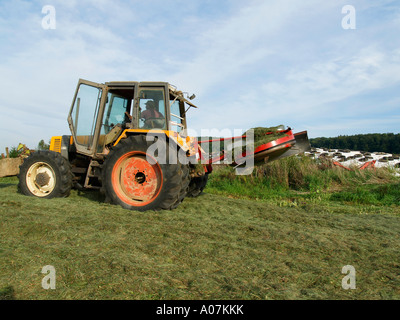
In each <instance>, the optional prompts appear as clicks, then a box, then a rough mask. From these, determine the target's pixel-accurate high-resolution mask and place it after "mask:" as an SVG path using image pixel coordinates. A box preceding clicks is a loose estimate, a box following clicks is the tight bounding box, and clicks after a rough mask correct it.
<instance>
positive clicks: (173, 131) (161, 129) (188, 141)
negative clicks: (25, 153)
mask: <svg viewBox="0 0 400 320" xmlns="http://www.w3.org/2000/svg"><path fill="white" fill-rule="evenodd" d="M194 97H195V96H194V95H192V96H190V97H189V95H188V94H185V93H183V92H182V91H179V90H177V88H176V87H174V86H172V85H170V84H168V83H167V82H135V81H122V82H106V83H104V84H99V83H95V82H91V81H87V80H83V79H79V81H78V85H77V88H76V92H75V95H74V98H73V101H72V105H71V108H70V112H69V114H68V124H69V127H70V131H71V134H70V135H64V136H55V137H52V138H51V142H50V149H49V150H47V151H36V152H34V153H32V154H31V155H30V156H29V157H28V158H26V159H25V161H24V162H23V163H22V165H21V166H20V172H19V184H18V189H19V191H20V192H21V193H22V194H25V195H27V196H36V197H39V198H54V197H67V196H68V195H69V194H70V191H71V189H72V188H73V187H74V188H77V189H98V190H100V191H101V192H102V193H103V194H104V195H105V199H106V201H107V202H110V203H113V204H117V205H120V206H122V207H123V208H126V209H130V210H138V211H146V210H160V209H174V208H176V207H177V206H178V205H179V204H180V203H181V202H182V201H183V199H184V198H185V197H187V196H193V197H195V196H197V195H199V194H200V193H201V192H202V191H203V189H204V188H205V186H206V183H207V180H208V175H209V174H210V173H211V172H212V163H213V162H216V161H220V160H221V159H223V156H219V157H216V158H212V157H211V155H208V154H206V153H205V152H204V150H203V149H202V148H201V143H209V142H210V141H212V140H206V141H198V139H197V138H196V137H190V136H187V134H186V133H187V121H186V114H187V111H188V109H189V108H192V107H193V108H197V107H196V106H195V105H194V104H193V103H192V102H191V100H193V98H194ZM279 132H280V134H281V136H280V137H279V138H278V139H275V140H273V141H269V142H268V143H263V144H262V145H259V146H257V148H256V149H255V150H254V152H253V153H252V155H251V156H254V158H255V159H256V160H257V163H258V162H262V163H265V162H267V160H273V159H279V158H282V157H284V156H288V155H293V154H297V153H300V152H304V151H306V150H308V149H309V143H308V138H307V133H306V132H302V133H299V134H293V133H292V131H291V129H290V128H289V129H287V130H283V129H282V130H280V131H279ZM268 134H269V132H266V135H268ZM219 140H220V141H223V140H224V138H221V139H219ZM155 145H156V146H157V148H154V146H155ZM150 150H152V152H150ZM222 154H223V152H222ZM163 156H164V157H163ZM248 156H249V155H248V154H247V155H244V156H243V159H244V158H246V157H248ZM160 159H163V161H160ZM201 160H203V161H201ZM199 163H200V164H199ZM234 165H236V166H240V163H235V164H234ZM199 168H200V170H199Z"/></svg>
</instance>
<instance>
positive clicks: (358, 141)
mask: <svg viewBox="0 0 400 320" xmlns="http://www.w3.org/2000/svg"><path fill="white" fill-rule="evenodd" d="M310 144H311V146H312V147H314V148H328V149H350V150H354V151H368V152H387V153H392V154H393V153H396V154H400V134H399V133H397V134H394V133H369V134H357V135H351V136H346V135H344V136H338V137H334V138H324V137H320V138H313V139H310Z"/></svg>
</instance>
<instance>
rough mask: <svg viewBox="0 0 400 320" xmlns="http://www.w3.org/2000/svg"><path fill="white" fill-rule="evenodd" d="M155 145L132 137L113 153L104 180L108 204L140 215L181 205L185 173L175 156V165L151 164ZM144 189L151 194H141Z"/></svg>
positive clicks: (109, 157)
mask: <svg viewBox="0 0 400 320" xmlns="http://www.w3.org/2000/svg"><path fill="white" fill-rule="evenodd" d="M154 142H155V141H146V137H145V136H144V135H138V136H130V137H128V138H126V139H123V140H121V142H120V143H119V144H118V145H117V146H115V147H114V148H112V149H111V151H110V153H109V154H108V156H107V158H106V160H105V162H104V164H103V169H102V179H101V180H102V184H103V185H102V191H103V192H104V193H105V196H106V201H108V202H111V203H114V204H117V205H120V206H122V207H123V208H125V209H129V210H137V211H146V210H161V209H167V210H170V209H174V208H175V207H177V206H178V205H179V203H180V202H181V201H180V199H181V197H182V195H183V193H182V190H183V189H184V184H185V183H186V182H183V181H184V180H185V176H186V173H185V170H184V169H182V166H181V164H179V163H178V162H177V161H176V159H175V155H172V158H173V159H172V161H171V163H166V164H160V163H155V164H150V163H149V162H148V161H147V160H146V159H147V158H146V157H147V156H148V153H147V152H148V148H149V147H150V146H151V145H152V144H153V143H154ZM167 159H169V152H168V146H167ZM137 164H139V165H140V166H136V165H137ZM147 184H148V185H147ZM141 187H143V188H147V190H149V192H145V191H144V190H145V189H143V190H140V188H141ZM140 197H142V198H140ZM179 201H180V202H179Z"/></svg>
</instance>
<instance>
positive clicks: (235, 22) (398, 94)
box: [0, 0, 400, 153]
mask: <svg viewBox="0 0 400 320" xmlns="http://www.w3.org/2000/svg"><path fill="white" fill-rule="evenodd" d="M46 6H51V8H53V9H54V11H48V10H46V8H48V7H46ZM346 6H347V7H346ZM348 6H351V10H350V11H349V9H348ZM53 13H54V14H53ZM399 35H400V1H398V0H395V1H391V0H373V1H372V0H346V1H342V0H335V1H325V0H318V1H316V0H303V1H295V0H279V1H277V0H275V1H272V0H247V1H239V0H218V1H215V0H185V1H183V0H169V1H161V0H146V1H136V0H130V1H126V0H125V1H122V0H80V1H75V0H68V1H60V0H54V1H52V0H44V1H40V0H34V1H22V0H0V57H1V59H0V75H1V77H0V153H2V152H4V148H5V147H7V146H8V147H13V146H17V145H18V143H20V142H22V143H24V144H26V145H27V146H28V147H30V148H36V146H37V144H38V142H39V141H40V140H41V139H44V140H45V141H46V142H48V141H49V140H50V138H51V137H52V136H59V135H66V134H70V130H69V127H68V125H67V115H68V112H69V109H70V107H71V103H72V99H73V96H74V93H75V89H76V85H77V82H78V79H79V78H82V79H86V80H90V81H94V82H98V83H104V82H108V81H166V82H169V83H171V84H173V85H175V86H177V87H178V88H179V89H180V90H182V91H185V92H189V93H195V94H196V99H195V100H194V101H193V103H195V104H196V105H197V106H198V107H199V108H198V109H190V111H189V112H188V126H189V128H190V129H192V130H194V131H196V132H198V133H201V132H202V130H213V129H214V130H221V131H222V130H224V129H225V132H229V131H232V133H233V132H234V130H236V131H237V130H243V131H245V130H247V129H249V128H254V127H270V126H276V125H280V124H283V125H285V126H288V127H291V128H292V129H293V130H294V131H295V132H298V131H303V130H307V131H308V135H309V137H310V138H315V137H334V136H338V135H352V134H363V133H387V132H393V133H399V125H398V124H399V121H400V37H399ZM203 132H204V131H203ZM199 135H200V134H199Z"/></svg>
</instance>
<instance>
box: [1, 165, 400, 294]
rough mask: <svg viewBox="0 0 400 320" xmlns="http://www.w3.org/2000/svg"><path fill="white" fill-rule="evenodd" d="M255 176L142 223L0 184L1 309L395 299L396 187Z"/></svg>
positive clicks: (94, 204)
mask: <svg viewBox="0 0 400 320" xmlns="http://www.w3.org/2000/svg"><path fill="white" fill-rule="evenodd" d="M287 163H289V162H287ZM287 163H286V164H285V163H284V164H283V165H282V167H283V166H284V165H287ZM282 167H281V168H280V169H279V170H283V169H282ZM275 169H276V168H275ZM263 170H267V169H265V168H264V169H263ZM268 170H272V169H271V168H269V169H268ZM332 170H334V169H332ZM264 173H265V172H264ZM264 173H263V171H262V170H261V169H260V170H258V171H257V172H255V174H254V175H253V176H252V177H234V176H233V175H232V172H229V171H228V169H221V170H216V172H215V173H213V174H212V175H211V176H210V179H209V185H208V186H207V188H206V189H205V193H204V194H203V195H201V196H199V197H198V198H186V199H185V200H184V202H183V203H182V205H180V206H179V207H178V208H177V209H176V210H173V211H160V212H151V211H149V212H144V213H139V212H134V211H127V210H124V209H122V208H120V207H118V206H114V205H110V204H105V203H103V202H102V200H103V199H102V197H101V196H100V195H99V194H98V193H97V192H89V191H88V192H79V191H76V190H73V191H72V193H71V196H70V197H68V198H65V199H53V200H43V199H37V198H32V197H26V196H23V195H21V194H19V193H18V192H17V179H16V178H2V179H0V270H1V271H0V299H251V300H255V299H257V300H258V299H400V259H399V258H400V239H399V237H400V188H399V181H398V180H396V179H394V178H393V179H392V178H388V176H387V175H386V174H385V173H371V174H370V176H368V175H369V173H351V172H348V173H342V172H340V171H337V172H336V173H334V172H330V173H329V172H325V173H324V178H321V177H322V176H315V175H314V176H313V175H311V176H310V175H309V174H307V173H305V174H304V175H303V178H302V180H303V182H302V185H299V184H296V183H288V184H287V185H286V187H285V183H284V182H283V183H281V182H279V181H275V180H273V179H272V178H268V179H267V178H266V175H264ZM269 174H270V177H271V176H273V174H271V172H269ZM347 174H348V175H349V176H344V175H347ZM318 175H319V173H318ZM328 176H329V177H328ZM340 176H341V178H342V179H347V181H349V183H341V184H340ZM290 179H292V178H289V179H286V180H288V181H289V180H290ZM363 179H364V180H363ZM284 180H285V179H284ZM299 181H300V180H299ZM304 181H306V183H305V182H304ZM307 181H308V182H307ZM362 181H364V182H362ZM368 181H372V182H371V183H368ZM272 185H273V188H272V187H271V186H272ZM340 185H341V187H339V186H340ZM46 265H52V266H54V268H55V270H56V289H55V290H51V289H50V290H45V289H43V288H42V279H43V277H44V276H45V274H42V273H41V271H42V268H43V267H44V266H46ZM346 265H352V266H354V268H355V270H356V289H355V290H344V289H343V288H342V279H343V277H345V275H344V274H342V273H341V271H342V267H343V266H346Z"/></svg>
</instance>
